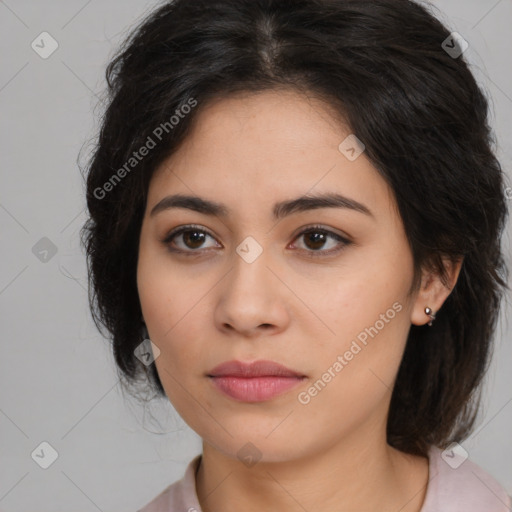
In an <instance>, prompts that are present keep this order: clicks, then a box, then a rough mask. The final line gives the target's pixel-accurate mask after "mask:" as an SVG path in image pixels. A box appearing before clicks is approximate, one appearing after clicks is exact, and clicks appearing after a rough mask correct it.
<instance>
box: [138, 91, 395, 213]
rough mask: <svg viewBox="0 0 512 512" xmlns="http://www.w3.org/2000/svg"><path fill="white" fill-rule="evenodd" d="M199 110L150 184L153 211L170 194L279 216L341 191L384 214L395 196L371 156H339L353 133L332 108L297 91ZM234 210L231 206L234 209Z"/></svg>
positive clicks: (226, 101)
mask: <svg viewBox="0 0 512 512" xmlns="http://www.w3.org/2000/svg"><path fill="white" fill-rule="evenodd" d="M197 108H198V109H199V111H198V112H197V116H198V117H197V118H196V119H195V123H194V126H193V129H192V131H191V132H190V134H189V135H188V136H187V138H186V139H185V140H184V142H183V143H182V145H181V146H180V147H179V149H178V150H177V151H175V152H174V153H173V154H172V155H171V156H170V157H169V158H168V159H167V160H165V161H164V162H163V163H162V164H161V165H160V166H159V167H158V169H156V170H155V173H154V175H153V178H152V180H151V183H150V190H149V200H148V209H150V208H152V207H153V206H154V205H155V204H156V203H157V202H158V201H160V200H161V199H162V198H163V197H164V196H165V195H167V194H169V193H181V194H186V195H198V196H201V197H204V198H207V199H212V200H216V201H222V202H223V203H226V204H228V205H230V207H232V210H233V211H237V209H239V210H240V211H241V210H246V211H248V212H249V210H251V211H252V212H253V213H255V212H257V213H258V214H259V215H260V214H261V213H262V211H261V210H262V208H265V209H267V210H269V212H268V214H269V215H272V211H271V210H273V207H274V205H275V203H276V202H277V201H279V200H283V199H285V198H291V197H294V198H295V197H299V196H302V195H305V194H317V193H338V194H342V195H344V196H345V197H349V198H353V199H354V200H356V201H358V202H360V203H365V204H367V205H371V208H372V209H375V210H377V211H379V209H380V210H381V213H382V212H383V211H384V210H389V208H390V206H393V199H392V193H391V191H390V189H389V187H388V185H387V183H386V182H385V181H384V180H383V178H382V177H381V176H380V174H379V173H378V172H377V170H376V169H375V168H374V167H373V166H372V164H371V163H370V161H369V160H368V159H367V158H366V156H365V154H364V152H363V153H362V154H361V155H360V156H359V157H358V158H357V159H356V160H354V161H350V160H349V159H347V158H346V156H345V155H344V154H343V153H342V152H341V151H340V150H339V145H340V143H341V142H342V141H343V140H344V139H345V138H346V137H347V136H348V135H350V133H351V132H350V129H349V127H348V126H347V125H346V124H345V123H343V122H342V120H341V119H340V118H339V116H336V114H335V113H334V112H333V111H332V109H330V108H329V106H327V105H326V104H325V103H323V102H322V101H320V100H317V99H315V98H311V97H306V96H304V95H302V94H299V93H296V92H294V91H265V92H261V93H256V94H244V95H237V96H233V97H228V98H225V99H221V100H216V101H215V102H212V103H210V104H208V105H206V106H204V107H203V108H201V104H200V103H199V105H198V107H197ZM230 209H231V208H230Z"/></svg>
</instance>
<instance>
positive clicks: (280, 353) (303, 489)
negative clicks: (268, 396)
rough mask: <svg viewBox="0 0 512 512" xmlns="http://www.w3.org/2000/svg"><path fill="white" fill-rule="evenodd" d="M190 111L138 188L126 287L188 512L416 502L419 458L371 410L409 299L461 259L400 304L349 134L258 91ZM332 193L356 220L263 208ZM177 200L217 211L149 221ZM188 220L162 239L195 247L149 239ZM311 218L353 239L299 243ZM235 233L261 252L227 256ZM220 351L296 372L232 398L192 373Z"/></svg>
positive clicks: (390, 376) (389, 226)
mask: <svg viewBox="0 0 512 512" xmlns="http://www.w3.org/2000/svg"><path fill="white" fill-rule="evenodd" d="M198 108H201V111H200V112H198V114H199V117H198V118H197V124H196V125H195V127H194V130H193V131H192V133H191V134H190V135H189V136H188V137H187V139H186V140H185V142H184V144H183V145H181V146H180V148H179V150H178V151H176V152H175V153H174V154H173V155H172V156H171V157H170V158H169V159H167V160H166V161H165V162H164V163H163V164H162V165H161V166H160V167H159V168H158V169H156V171H155V173H154V175H153V177H152V180H151V182H150V185H149V191H148V201H147V209H146V212H145V216H144V219H143V224H142V229H141V234H140V245H139V260H138V268H137V284H138V291H139V297H140V302H141V307H142V312H143V317H144V321H145V322H146V325H147V328H148V332H149V335H150V338H151V340H152V341H153V343H154V344H155V345H157V346H158V347H159V349H160V351H161V353H160V355H159V356H158V357H157V359H156V360H155V364H156V368H157V371H158V374H159V377H160V379H161V381H162V384H163V386H164V389H165V391H166V394H167V396H168V397H169V399H170V401H171V402H172V404H173V406H174V407H175V408H176V410H177V412H178V413H179V414H180V415H181V416H182V418H183V419H184V421H186V423H187V424H188V425H189V426H190V427H191V428H192V429H193V430H194V431H195V432H197V433H198V434H199V435H200V436H201V438H202V439H203V457H202V460H201V464H200V466H199V470H198V472H197V475H196V488H197V493H198V497H199V501H200V504H201V507H202V509H203V511H204V512H211V511H220V510H222V511H225V512H230V511H235V510H237V511H239V510H244V511H260V510H267V511H283V510H286V511H295V510H297V511H303V510H304V509H306V510H309V511H312V510H323V511H327V512H328V511H333V512H334V511H336V512H339V511H340V510H347V511H348V510H350V511H353V510H361V511H363V510H365V511H366V510H368V511H370V510H372V511H373V510H379V511H390V512H391V511H393V512H396V511H398V510H400V511H401V512H414V511H416V512H417V511H419V510H420V508H421V505H422V503H423V500H424V497H425V489H426V486H427V483H428V461H427V459H425V458H423V457H417V456H411V455H407V454H404V453H402V452H400V451H398V450H396V449H394V448H392V447H391V446H389V445H388V444H387V442H386V418H387V414H388V409H389V401H390V397H391V390H392V387H393V383H394V379H395V377H396V373H397V370H398V367H399V364H400V361H401V358H402V354H403V351H404V347H405V343H406V339H407V335H408V332H409V329H410V326H411V324H415V325H423V324H426V323H427V322H428V321H429V320H430V319H429V317H428V316H427V315H426V314H425V312H424V308H425V307H426V306H429V307H430V308H432V309H433V310H434V311H438V310H439V309H440V307H441V306H442V304H443V302H444V301H445V300H446V298H447V297H448V295H449V293H450V290H451V288H453V286H454V285H455V282H456V279H457V277H458V273H459V271H460V263H459V265H452V266H450V265H447V268H448V269H449V275H450V282H449V286H444V285H443V284H442V283H441V281H440V279H439V277H438V276H436V275H435V274H428V273H426V272H425V273H424V274H423V278H422V283H421V286H420V287H419V289H417V290H416V291H415V292H414V294H413V295H412V296H408V292H409V290H410V287H411V284H412V282H413V281H412V280H413V260H412V254H411V250H410V247H409V245H408V243H407V240H406V236H405V232H404V230H403V224H402V222H401V219H400V217H399V214H398V211H397V208H396V202H395V200H394V196H393V193H392V190H391V189H390V188H389V187H388V185H387V184H386V182H385V181H384V180H383V179H382V177H381V176H380V175H379V174H378V172H377V171H376V169H375V168H374V167H373V166H372V165H371V163H370V161H369V160H368V159H367V158H366V156H365V153H364V152H363V153H362V154H361V155H360V156H359V157H358V158H357V159H356V160H354V161H350V160H349V159H347V158H346V157H345V155H344V154H342V153H341V152H340V150H339V149H338V146H339V144H340V143H341V142H342V141H343V140H344V139H345V137H346V136H347V135H349V134H350V133H351V132H350V129H349V128H348V127H347V126H346V125H344V124H343V123H342V122H340V120H339V119H338V118H337V117H336V116H335V115H334V114H333V113H332V111H331V110H330V109H329V107H328V106H327V105H325V104H324V103H322V102H321V101H320V100H316V99H314V98H307V97H305V96H303V95H300V94H299V93H297V92H293V91H266V92H263V93H258V94H252V95H245V96H232V97H230V98H228V99H222V100H217V101H215V102H213V103H210V104H208V105H207V106H202V105H199V106H198ZM333 191H334V192H338V193H340V194H343V195H345V196H347V197H349V198H352V199H355V200H356V201H359V202H360V203H363V204H364V205H366V206H367V207H368V208H369V209H370V210H371V211H372V213H373V217H371V216H368V215H365V214H363V213H361V212H358V211H354V210H350V209H340V208H320V209H314V210H309V211H305V212H297V213H293V214H291V215H289V216H288V217H285V218H283V219H281V220H279V221H276V220H274V219H273V218H272V215H271V214H272V207H273V205H274V203H276V202H279V201H283V200H288V199H293V198H296V197H299V196H301V195H304V194H306V193H308V194H315V193H322V192H333ZM176 193H182V194H190V195H197V196H200V197H202V198H206V199H210V200H214V201H218V202H222V203H224V204H225V205H226V206H227V207H228V208H230V209H231V210H232V214H231V215H228V216H227V217H225V218H224V217H221V216H211V215H206V214H203V213H198V212H195V211H192V210H188V209H184V208H175V209H169V210H165V211H162V212H160V213H159V214H157V215H155V216H150V211H151V209H152V208H153V207H154V206H155V205H156V204H157V203H158V202H159V201H160V200H161V199H162V198H164V197H165V196H167V195H170V194H176ZM187 224H196V225H199V226H200V227H201V229H204V230H205V231H207V232H208V234H207V235H205V238H204V239H203V240H202V242H201V240H200V241H199V242H198V241H197V239H196V240H195V242H194V239H193V238H192V239H190V238H187V236H183V235H178V236H177V238H175V239H174V241H172V242H169V245H170V246H172V247H174V248H176V249H182V250H183V251H189V254H190V253H192V252H194V251H195V253H197V252H199V253H200V254H201V255H200V256H198V257H190V256H187V255H186V254H178V253H173V252H170V250H169V246H166V245H165V244H164V243H163V242H162V240H163V239H164V238H165V236H166V235H167V234H168V233H169V232H170V231H171V230H172V229H174V228H176V227H178V226H183V225H187ZM315 224H319V225H320V226H321V227H322V228H323V229H326V230H329V231H332V232H334V233H335V234H339V235H341V236H344V237H345V238H348V239H349V240H350V241H351V242H352V243H351V244H348V245H344V244H343V243H342V242H341V243H340V242H338V241H336V239H333V238H330V237H327V238H326V239H325V242H324V244H323V245H322V244H321V242H316V244H315V243H314V241H312V240H311V239H309V240H308V236H307V235H301V236H299V234H300V233H301V232H302V231H303V230H304V229H306V228H310V227H311V226H313V225H315ZM191 229H192V232H193V231H194V229H193V228H191ZM247 236H251V237H253V238H254V239H255V240H256V241H257V242H258V244H259V245H260V246H261V248H262V249H263V252H262V253H261V254H260V255H259V257H258V258H257V259H256V260H255V261H254V262H252V263H248V262H246V261H245V260H244V259H243V258H242V257H240V256H239V255H238V254H237V252H236V248H237V247H238V246H239V244H240V243H241V242H242V241H243V240H244V239H245V238H246V237H247ZM187 244H188V245H187ZM336 248H341V250H340V252H338V253H336V254H331V255H323V256H322V255H321V254H322V252H321V251H324V253H325V252H326V251H329V250H330V249H334V250H335V249H336ZM315 249H316V251H315ZM319 252H320V256H318V257H316V258H313V257H308V254H309V255H310V254H312V253H315V254H318V253H319ZM396 302H398V303H399V304H400V305H401V306H402V308H401V311H400V312H398V313H397V314H396V316H394V318H393V319H392V320H389V322H387V323H385V326H384V327H383V328H382V329H380V330H379V332H378V334H377V335H376V336H374V337H373V338H369V339H368V343H367V345H366V346H363V348H362V350H361V351H360V352H359V353H357V355H355V356H354V357H353V359H352V360H351V361H349V362H348V364H347V365H346V366H344V367H343V369H342V371H340V372H339V373H337V374H336V376H335V377H334V378H332V380H331V381H330V382H329V383H328V384H327V385H326V386H325V387H324V388H323V389H322V390H321V391H320V392H318V394H317V395H316V396H314V397H312V398H311V400H310V402H309V403H307V404H302V403H300V402H299V401H298V398H297V397H298V394H299V393H300V392H301V391H307V390H308V389H309V388H310V387H311V386H312V384H313V383H314V382H316V381H317V380H318V379H319V378H321V376H322V374H324V373H325V372H326V371H327V369H328V368H329V367H332V366H333V363H334V362H335V361H336V358H337V356H338V355H343V354H344V353H345V352H346V351H347V350H348V349H349V348H350V346H351V343H352V341H353V340H355V339H356V336H357V335H358V334H359V333H361V332H362V331H364V329H365V328H366V327H369V326H374V325H375V323H376V321H377V320H379V318H381V316H380V315H381V314H384V313H386V311H387V310H389V309H390V308H392V305H393V304H394V303H396ZM231 359H238V360H243V361H253V360H257V359H270V360H273V361H276V362H279V363H281V364H283V365H285V366H287V367H289V368H291V369H293V370H296V371H300V372H301V373H303V374H305V375H306V376H307V378H306V379H305V380H304V381H303V382H302V383H301V384H300V386H299V387H297V388H294V389H292V390H290V391H288V392H286V393H284V394H282V395H280V396H278V397H276V398H273V399H272V400H268V401H265V402H258V403H245V402H240V401H236V400H233V399H231V398H229V397H226V396H224V395H223V394H221V393H220V392H219V391H217V390H216V389H215V388H214V387H213V386H212V385H211V382H210V379H209V378H208V377H207V376H206V375H207V373H208V372H209V371H210V370H211V369H212V368H213V367H214V366H216V365H217V364H219V363H221V362H224V361H227V360H231ZM248 442H251V443H252V444H253V445H255V446H256V448H257V450H258V452H259V454H260V456H261V459H260V460H259V461H258V462H257V464H255V465H253V466H251V467H247V466H246V465H245V464H244V463H243V462H242V461H241V460H239V458H238V457H237V452H238V451H239V450H240V449H241V448H242V447H243V446H244V445H245V444H246V443H248Z"/></svg>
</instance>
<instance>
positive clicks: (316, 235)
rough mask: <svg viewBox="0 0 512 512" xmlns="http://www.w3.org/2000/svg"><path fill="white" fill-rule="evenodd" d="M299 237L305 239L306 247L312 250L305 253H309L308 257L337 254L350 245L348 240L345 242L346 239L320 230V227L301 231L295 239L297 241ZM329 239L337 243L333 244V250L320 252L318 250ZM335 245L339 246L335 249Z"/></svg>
mask: <svg viewBox="0 0 512 512" xmlns="http://www.w3.org/2000/svg"><path fill="white" fill-rule="evenodd" d="M301 237H305V238H304V240H305V245H306V247H307V248H309V249H312V250H308V251H307V252H310V253H311V254H310V256H322V255H325V254H332V253H337V252H339V251H341V250H342V249H343V248H344V247H346V246H347V245H350V243H351V242H350V240H347V239H346V238H344V237H342V236H340V235H338V234H336V233H333V232H332V231H328V230H326V229H322V228H320V227H313V228H309V229H306V230H304V231H302V232H301V233H299V235H298V236H297V239H299V238H301ZM329 238H330V239H331V240H334V241H335V242H338V243H337V244H336V243H335V244H334V247H335V248H334V249H329V250H323V251H320V250H319V249H321V248H322V247H323V246H324V245H325V242H326V240H328V239H329ZM337 245H338V246H339V247H338V248H336V246H337ZM315 253H320V254H315Z"/></svg>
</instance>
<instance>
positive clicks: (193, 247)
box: [162, 225, 218, 255]
mask: <svg viewBox="0 0 512 512" xmlns="http://www.w3.org/2000/svg"><path fill="white" fill-rule="evenodd" d="M206 237H211V238H213V236H212V235H210V233H208V232H207V231H205V230H204V229H201V228H200V227H199V226H195V225H188V226H180V227H179V228H176V229H174V230H172V231H171V232H170V233H169V234H168V235H167V236H166V237H165V238H164V239H163V240H162V243H163V244H164V245H165V246H166V247H167V248H168V249H169V250H170V251H172V252H180V253H184V254H186V253H189V255H191V254H192V253H197V252H199V250H198V249H200V248H201V246H202V245H203V244H204V241H205V239H206ZM180 238H181V247H180V246H179V245H178V248H176V247H175V246H173V243H174V242H175V240H180ZM212 247H215V246H212ZM217 247H218V245H217Z"/></svg>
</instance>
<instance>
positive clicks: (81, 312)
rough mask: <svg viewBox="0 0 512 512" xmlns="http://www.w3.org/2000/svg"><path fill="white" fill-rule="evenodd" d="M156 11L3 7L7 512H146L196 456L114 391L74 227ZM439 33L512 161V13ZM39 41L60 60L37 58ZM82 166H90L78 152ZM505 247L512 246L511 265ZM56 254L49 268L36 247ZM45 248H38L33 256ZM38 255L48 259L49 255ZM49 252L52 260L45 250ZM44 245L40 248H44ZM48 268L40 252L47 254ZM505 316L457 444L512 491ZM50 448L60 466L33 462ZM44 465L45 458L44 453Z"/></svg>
mask: <svg viewBox="0 0 512 512" xmlns="http://www.w3.org/2000/svg"><path fill="white" fill-rule="evenodd" d="M155 5H156V3H155V2H154V1H153V2H151V1H147V2H143V1H135V0H129V1H127V0H123V1H121V0H107V1H102V2H100V1H99V0H89V1H84V0H72V1H70V0H68V1H66V2H64V0H61V1H56V0H53V1H27V0H18V1H16V0H8V1H7V2H0V40H1V45H2V46H1V47H2V66H1V69H0V107H1V111H2V115H1V118H0V130H1V131H0V140H1V152H0V155H1V156H0V158H1V182H0V226H1V232H2V237H1V257H2V260H1V261H2V265H1V269H0V315H1V317H0V322H1V324H0V325H1V329H2V345H1V346H2V357H1V360H0V432H1V439H0V510H3V511H27V510H35V509H36V508H37V510H39V511H40V512H47V511H48V512H49V511H53V512H55V511H61V510H62V511H64V510H77V511H78V510H80V511H97V510H101V511H122V510H136V509H138V508H139V507H142V505H144V504H145V503H147V502H148V501H149V500H150V499H152V498H153V497H155V496H156V495H157V494H158V493H159V492H160V491H161V490H163V489H164V487H166V486H167V485H169V484H170V483H171V482H173V481H175V480H176V479H178V478H181V476H182V474H183V471H184V469H185V467H186V465H187V464H188V462H189V460H190V459H191V458H192V457H193V456H194V455H195V454H197V453H199V452H200V450H201V443H200V439H199V438H198V436H197V435H196V434H195V433H194V432H193V431H191V429H190V428H189V427H188V426H187V425H186V424H185V423H184V422H183V421H182V420H181V418H180V417H179V416H178V415H177V414H176V413H175V411H174V409H173V408H172V406H171V405H170V404H169V403H168V401H160V402H157V403H155V404H154V405H152V406H150V407H148V408H147V409H146V410H144V409H142V408H141V407H139V406H138V405H137V404H136V403H135V402H133V400H131V399H129V397H125V396H124V395H123V393H122V391H121V389H120V386H119V382H118V379H117V375H116V373H115V371H114V363H113V358H112V356H111V354H110V352H109V347H108V343H107V342H106V341H104V340H103V338H102V337H101V336H100V334H99V333H98V332H97V331H96V329H95V327H94V324H93V323H92V319H91V317H90V314H89V310H88V304H87V293H86V267H85V257H84V255H83V254H82V252H81V251H80V248H79V244H78V242H79V238H78V234H79V229H80V227H81V226H82V224H83V222H84V221H85V212H84V207H85V199H84V187H83V183H82V178H81V176H80V173H79V171H78V167H77V156H78V153H79V151H80V149H81V147H82V145H83V144H84V142H87V141H90V140H91V139H92V138H93V137H94V135H95V133H96V129H97V127H98V121H97V119H96V118H95V117H94V115H95V113H98V112H99V111H100V109H99V108H96V110H95V107H96V105H97V104H98V99H99V97H101V94H102V92H103V91H104V85H105V84H104V78H103V77H104V68H105V65H106V63H107V61H108V59H109V58H110V57H111V56H112V55H113V52H114V51H115V49H116V48H117V44H118V43H119V42H120V41H121V39H122V38H123V37H124V35H125V34H126V33H127V31H129V29H130V27H131V26H133V24H134V23H135V22H137V21H138V20H139V19H140V18H141V17H142V16H143V15H145V14H146V13H147V12H148V11H149V10H150V9H151V8H152V7H153V6H155ZM434 5H436V6H437V7H438V8H439V9H440V10H441V11H442V15H441V19H442V20H443V21H444V22H445V23H447V24H448V26H449V27H450V28H451V29H452V30H455V31H457V32H459V33H460V34H462V35H463V37H464V38H465V39H466V40H467V41H468V42H469V44H470V46H469V49H468V50H467V51H466V52H465V54H464V55H465V56H466V58H467V59H469V61H470V62H471V63H472V69H473V72H474V73H475V75H476V77H477V79H478V80H479V82H480V83H481V84H482V85H483V87H484V88H485V90H486V91H487V94H488V95H489V96H490V97H491V102H492V103H491V109H492V119H491V121H492V124H493V126H494V128H495V131H496V134H497V140H498V145H497V148H498V157H499V158H500V159H501V162H502V164H503V166H504V168H505V169H506V171H507V173H508V176H509V178H508V179H509V182H508V184H509V185H510V184H511V181H512V180H510V169H511V158H512V140H511V139H512V137H511V121H512V115H511V114H512V73H511V57H510V52H511V49H512V44H511V43H512V41H511V39H512V35H511V31H510V22H511V20H512V0H499V1H498V0H472V1H469V0H442V1H441V0H440V1H437V2H434ZM43 31H47V32H49V33H50V34H51V36H52V37H53V38H54V39H55V40H56V41H57V42H58V45H59V47H58V49H57V50H56V51H55V53H53V54H52V55H51V56H50V57H49V58H47V59H42V58H41V57H40V56H39V55H38V54H37V53H36V52H35V51H34V50H33V49H32V47H31V43H32V41H33V40H35V39H36V37H37V36H39V34H40V33H41V32H43ZM84 153H85V154H84V155H83V157H82V161H83V160H85V158H86V156H87V151H86V148H85V149H84ZM510 233H511V227H510V224H509V225H508V230H507V236H506V238H505V250H506V254H507V255H508V256H507V261H508V264H509V265H512V262H511V261H510V260H511V258H510V254H511V252H512V251H511V250H510V239H511V237H510ZM43 237H47V238H48V239H49V240H50V241H51V244H53V245H54V246H55V247H56V249H57V252H56V254H55V255H53V256H52V253H51V252H50V253H49V254H48V256H47V258H48V261H46V262H42V261H40V259H39V257H36V254H34V252H37V251H36V250H34V251H33V247H34V246H36V248H38V247H39V248H40V247H42V246H44V247H48V245H49V242H48V241H47V240H43V241H42V242H40V240H41V239H42V238H43ZM38 243H39V244H40V245H36V244H38ZM41 244H42V246H41ZM45 244H46V246H45ZM44 247H43V248H44ZM39 254H40V257H41V255H42V253H39ZM511 318H512V308H511V305H510V296H508V297H507V302H506V303H505V304H504V309H503V312H502V316H501V321H500V327H499V330H498V342H497V345H496V350H495V355H494V359H493V365H492V369H491V371H490V373H489V375H488V378H487V381H486V388H485V395H484V396H485V400H484V408H483V411H482V415H481V418H480V421H479V424H478V427H477V429H476V432H475V434H474V435H473V436H472V437H471V439H469V440H468V441H466V442H464V443H463V446H464V448H465V449H466V450H467V451H468V452H469V454H470V457H471V459H472V460H473V461H475V462H476V463H478V464H480V465H481V466H482V467H483V468H484V469H485V470H487V471H488V472H490V473H491V474H493V475H494V476H495V477H496V478H497V479H498V480H499V481H500V482H501V483H502V484H503V485H504V486H505V487H506V489H507V491H508V492H509V493H512V462H511V461H512V442H511V432H512V385H511V384H512V372H511V371H510V362H511V361H512V344H511V343H510V340H511V338H512V331H511V326H510V319H511ZM43 441H46V442H48V443H50V445H51V446H53V447H54V448H55V450H56V451H57V452H58V458H57V460H56V461H55V462H54V463H53V464H52V465H51V466H50V467H49V468H48V469H42V468H41V467H40V466H39V465H38V464H36V462H35V461H34V460H33V458H32V457H31V454H32V452H33V451H34V450H35V449H36V448H37V447H38V446H39V445H40V443H41V442H43ZM47 453H48V452H47Z"/></svg>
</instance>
